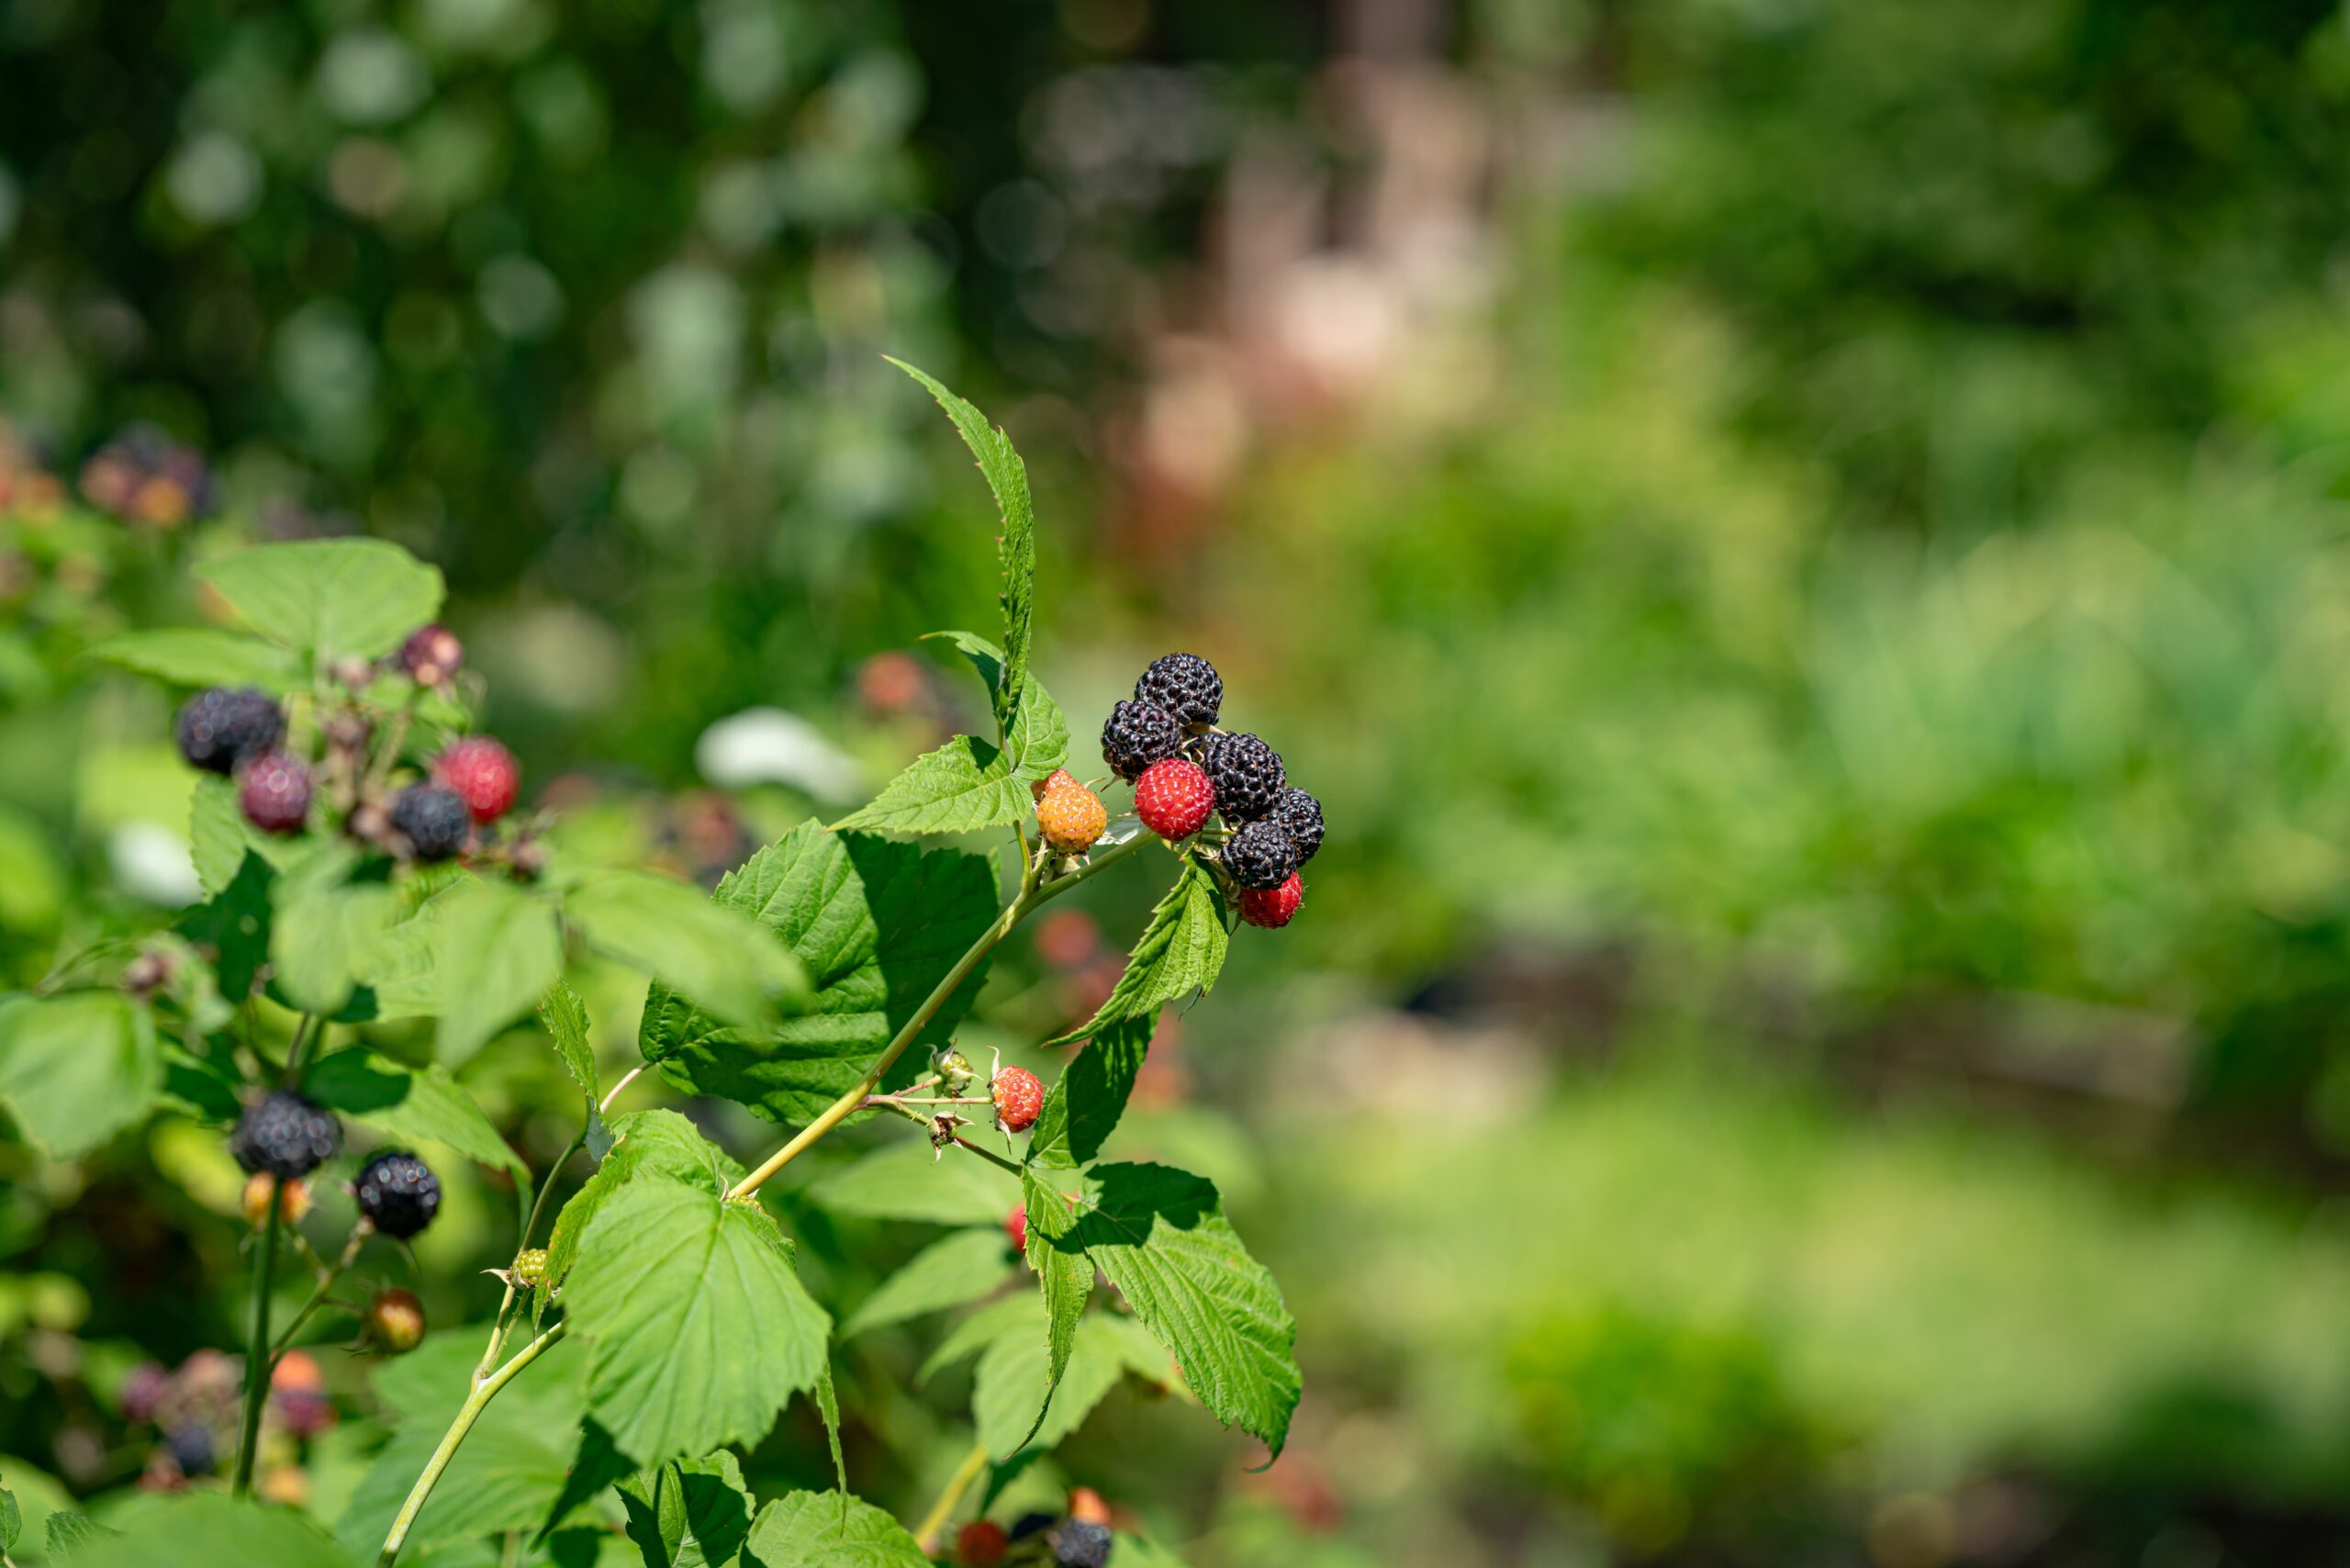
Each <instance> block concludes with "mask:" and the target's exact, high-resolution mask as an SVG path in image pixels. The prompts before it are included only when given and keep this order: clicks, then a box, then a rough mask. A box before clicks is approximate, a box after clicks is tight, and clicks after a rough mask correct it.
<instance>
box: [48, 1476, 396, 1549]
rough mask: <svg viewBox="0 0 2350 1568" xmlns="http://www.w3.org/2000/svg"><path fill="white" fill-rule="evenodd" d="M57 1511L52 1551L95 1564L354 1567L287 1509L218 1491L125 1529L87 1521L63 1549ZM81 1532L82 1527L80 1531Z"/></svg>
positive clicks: (142, 1517) (149, 1513)
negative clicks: (105, 1527)
mask: <svg viewBox="0 0 2350 1568" xmlns="http://www.w3.org/2000/svg"><path fill="white" fill-rule="evenodd" d="M64 1517H65V1516H63V1515H58V1514H52V1515H50V1523H49V1529H50V1555H51V1556H52V1557H55V1556H60V1555H67V1556H70V1558H71V1560H72V1561H73V1562H74V1563H75V1564H77V1565H82V1564H87V1565H88V1568H159V1565H166V1564H167V1565H170V1568H231V1565H232V1564H243V1563H252V1562H266V1563H268V1564H269V1568H351V1564H352V1560H351V1558H349V1557H348V1556H346V1555H344V1553H343V1551H342V1550H341V1548H339V1547H338V1546H336V1545H335V1543H334V1542H333V1541H331V1540H328V1539H327V1538H326V1536H325V1535H324V1534H322V1533H320V1531H319V1529H318V1528H317V1527H316V1526H314V1525H312V1524H311V1523H310V1522H309V1521H308V1519H306V1518H303V1517H302V1516H301V1515H299V1514H297V1513H295V1512H293V1511H292V1510H290V1509H287V1508H272V1507H265V1506H263V1505H261V1504H259V1503H241V1502H236V1501H233V1500H232V1499H230V1498H229V1497H228V1496H227V1495H224V1494H221V1493H218V1492H214V1493H203V1492H195V1493H190V1494H188V1495H186V1496H185V1497H181V1498H174V1499H173V1500H171V1501H169V1502H165V1503H159V1504H157V1505H156V1506H153V1507H151V1508H144V1509H141V1510H140V1511H139V1512H138V1513H136V1514H133V1515H131V1516H129V1524H128V1527H127V1528H126V1529H123V1530H122V1531H121V1532H120V1533H117V1532H115V1531H112V1530H101V1529H97V1527H95V1526H93V1525H91V1524H90V1523H89V1521H88V1520H86V1519H84V1520H82V1521H81V1524H82V1526H83V1529H84V1530H86V1531H89V1532H91V1533H89V1534H83V1535H81V1538H80V1540H78V1541H76V1542H74V1543H73V1544H72V1545H71V1546H69V1547H68V1548H67V1550H66V1551H65V1552H63V1553H61V1552H60V1551H58V1549H57V1535H58V1529H57V1526H58V1521H59V1520H60V1519H61V1518H64ZM77 1533H78V1532H77Z"/></svg>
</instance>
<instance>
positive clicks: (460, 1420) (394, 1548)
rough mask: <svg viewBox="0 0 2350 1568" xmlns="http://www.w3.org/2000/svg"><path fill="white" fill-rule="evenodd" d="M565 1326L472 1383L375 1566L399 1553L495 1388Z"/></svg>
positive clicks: (387, 1565) (386, 1565) (384, 1565)
mask: <svg viewBox="0 0 2350 1568" xmlns="http://www.w3.org/2000/svg"><path fill="white" fill-rule="evenodd" d="M565 1327H569V1326H568V1325H567V1324H563V1323H558V1324H556V1325H555V1326H554V1327H552V1328H550V1329H548V1330H547V1331H546V1332H545V1333H543V1334H542V1335H540V1336H539V1337H538V1338H535V1339H533V1340H532V1341H531V1342H530V1343H529V1344H527V1345H525V1346H523V1347H522V1348H521V1349H520V1350H517V1351H515V1352H514V1359H513V1360H512V1361H508V1362H507V1363H506V1364H505V1365H504V1366H502V1367H500V1368H498V1370H497V1371H496V1372H493V1373H491V1374H490V1375H489V1376H488V1377H487V1378H484V1379H482V1380H481V1381H480V1382H478V1383H476V1384H475V1385H474V1391H473V1393H472V1394H468V1395H467V1396H466V1398H465V1402H464V1404H463V1405H461V1406H458V1407H457V1417H456V1419H455V1420H453V1421H451V1422H450V1423H449V1429H448V1430H447V1431H445V1432H443V1433H442V1434H441V1445H440V1447H438V1448H436V1449H434V1450H432V1457H431V1459H429V1460H427V1461H425V1462H424V1470H423V1472H422V1473H420V1474H419V1475H418V1476H417V1478H416V1484H415V1485H414V1486H411V1487H409V1488H408V1501H406V1502H404V1503H402V1504H401V1505H400V1511H399V1514H398V1516H397V1518H394V1519H393V1520H392V1528H391V1530H390V1532H389V1533H388V1534H386V1536H385V1537H384V1550H383V1551H382V1552H381V1553H380V1554H379V1555H378V1556H377V1557H376V1559H375V1568H391V1563H392V1561H393V1559H395V1558H397V1557H398V1556H399V1554H400V1545H401V1543H402V1542H404V1541H406V1540H408V1530H409V1529H410V1527H412V1526H413V1525H414V1524H415V1523H416V1516H417V1515H418V1514H419V1513H420V1512H421V1511H422V1510H423V1508H424V1503H425V1499H426V1498H428V1497H430V1496H431V1495H432V1488H433V1487H434V1486H435V1485H436V1484H438V1483H439V1482H440V1480H441V1473H442V1471H444V1470H446V1469H448V1468H449V1462H450V1461H451V1460H452V1459H453V1458H455V1457H456V1453H457V1445H458V1444H460V1443H462V1442H464V1440H465V1434H466V1433H467V1432H470V1431H472V1430H473V1427H474V1422H475V1421H476V1420H477V1419H479V1418H480V1416H481V1413H482V1412H483V1411H484V1410H485V1409H487V1408H488V1406H489V1402H490V1401H491V1400H493V1399H495V1398H497V1397H498V1390H499V1389H501V1388H504V1387H505V1386H506V1385H507V1384H508V1383H511V1382H513V1381H514V1379H515V1378H516V1377H518V1376H520V1374H521V1371H522V1369H523V1368H524V1367H527V1366H529V1365H530V1364H531V1363H532V1361H537V1360H538V1359H539V1357H540V1356H542V1355H543V1354H545V1353H546V1351H547V1350H548V1348H549V1347H551V1346H553V1345H554V1342H555V1341H556V1340H558V1339H560V1338H563V1333H564V1329H565Z"/></svg>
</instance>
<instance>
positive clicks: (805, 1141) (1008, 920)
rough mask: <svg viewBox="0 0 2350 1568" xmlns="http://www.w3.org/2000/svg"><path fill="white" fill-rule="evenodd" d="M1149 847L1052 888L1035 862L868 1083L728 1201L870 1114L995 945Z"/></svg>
mask: <svg viewBox="0 0 2350 1568" xmlns="http://www.w3.org/2000/svg"><path fill="white" fill-rule="evenodd" d="M1146 842H1147V834H1136V836H1135V837H1133V838H1130V839H1128V840H1126V842H1125V843H1124V844H1121V845H1118V846H1114V847H1113V848H1111V849H1109V850H1107V851H1105V852H1103V853H1102V854H1100V855H1097V856H1095V857H1093V858H1092V859H1091V860H1090V861H1088V862H1087V863H1086V864H1085V865H1084V866H1083V867H1081V868H1079V869H1078V870H1076V871H1073V872H1071V873H1070V874H1069V875H1068V876H1066V877H1062V878H1059V879H1057V880H1054V881H1050V882H1043V881H1040V880H1039V878H1040V876H1041V875H1042V870H1041V868H1040V866H1039V865H1038V864H1037V863H1036V862H1035V861H1033V860H1032V861H1031V862H1030V863H1029V864H1028V866H1027V867H1026V868H1024V871H1023V873H1022V876H1021V879H1020V894H1019V896H1018V897H1017V898H1014V899H1013V901H1012V902H1010V903H1008V904H1006V905H1005V906H1004V909H1003V913H1002V914H1000V915H998V916H997V917H996V918H995V920H994V921H993V923H992V924H990V925H989V926H988V928H987V929H986V930H985V931H982V932H981V933H979V940H978V941H976V942H974V943H972V944H971V948H970V951H968V952H967V953H965V954H964V955H963V956H962V957H961V958H957V960H956V961H955V967H954V968H953V969H949V970H947V971H946V979H944V980H940V981H939V982H938V984H937V985H936V986H935V987H934V988H933V989H932V991H931V993H930V994H929V995H928V996H927V997H925V998H923V1004H922V1005H921V1006H920V1007H917V1008H915V1009H914V1011H913V1015H912V1017H910V1018H908V1019H907V1020H906V1022H905V1026H904V1027H902V1028H901V1029H900V1030H899V1031H898V1033H897V1036H896V1037H895V1038H894V1039H892V1040H891V1041H890V1045H889V1047H888V1048H887V1049H886V1050H884V1051H883V1052H882V1053H881V1057H880V1059H879V1060H878V1061H876V1062H875V1063H874V1064H873V1067H872V1070H870V1071H868V1072H867V1073H866V1075H865V1077H864V1078H863V1079H862V1080H860V1081H858V1082H857V1083H856V1086H855V1087H853V1088H851V1089H850V1090H849V1091H848V1092H847V1093H845V1094H843V1095H842V1096H841V1097H840V1098H839V1099H837V1100H835V1101H834V1102H833V1103H831V1104H830V1105H827V1106H826V1107H824V1109H823V1111H822V1114H819V1115H818V1116H817V1118H816V1119H815V1120H814V1121H812V1122H811V1123H809V1124H808V1125H807V1126H804V1127H802V1128H800V1132H799V1134H798V1136H796V1137H793V1138H792V1140H791V1141H790V1142H789V1143H787V1144H785V1145H784V1146H783V1147H782V1148H779V1149H777V1150H776V1151H775V1152H774V1153H773V1154H771V1155H769V1156H768V1157H767V1162H766V1163H765V1164H763V1165H761V1166H760V1167H759V1168H758V1169H757V1170H754V1171H752V1172H751V1173H750V1174H749V1175H748V1176H745V1177H744V1178H743V1179H742V1180H741V1181H740V1182H735V1183H734V1190H733V1192H731V1193H727V1194H726V1195H727V1197H728V1198H729V1199H730V1200H731V1199H734V1198H742V1197H747V1196H749V1195H750V1194H751V1193H755V1192H757V1191H758V1190H759V1188H760V1187H761V1186H763V1185H765V1184H766V1182H767V1179H768V1178H769V1177H771V1176H773V1175H774V1174H775V1173H776V1172H777V1171H778V1170H782V1169H783V1168H784V1167H785V1166H787V1165H789V1164H790V1163H791V1162H792V1161H793V1160H795V1159H799V1158H800V1155H801V1154H803V1153H805V1152H806V1151H807V1150H808V1149H809V1148H811V1147H812V1146H813V1145H814V1144H815V1143H816V1142H817V1141H818V1140H819V1139H821V1138H822V1137H824V1135H825V1134H827V1133H829V1132H831V1131H832V1130H833V1129H834V1127H837V1126H840V1125H841V1124H842V1123H843V1122H845V1121H846V1120H848V1119H849V1117H851V1116H853V1115H855V1114H856V1113H857V1112H859V1111H862V1110H864V1109H866V1102H867V1098H868V1097H869V1096H870V1095H871V1094H872V1092H873V1091H874V1090H875V1089H876V1088H878V1086H879V1085H880V1082H881V1080H882V1078H883V1077H884V1076H885V1075H886V1074H887V1073H888V1072H889V1070H890V1068H891V1067H892V1066H893V1065H894V1064H895V1063H896V1062H897V1059H898V1058H900V1057H901V1056H903V1055H904V1054H905V1051H906V1047H908V1046H911V1045H912V1044H913V1043H914V1036H917V1035H919V1034H921V1033H922V1032H923V1029H925V1028H927V1027H929V1025H930V1021H931V1020H932V1019H933V1018H935V1017H936V1016H938V1010H939V1009H940V1008H942V1007H944V1006H946V1000H947V998H949V997H951V996H953V995H954V994H955V992H956V991H957V988H959V987H960V986H961V985H962V983H963V982H964V981H965V980H968V979H970V978H971V971H972V970H973V969H978V968H979V962H980V960H981V959H983V958H986V957H987V956H988V955H989V954H990V953H991V952H993V951H994V950H995V946H996V944H997V943H999V942H1001V941H1002V940H1003V939H1004V938H1005V937H1006V936H1009V935H1012V931H1013V927H1014V926H1016V925H1018V924H1020V923H1021V922H1022V921H1023V920H1025V919H1026V918H1028V916H1029V914H1030V913H1032V912H1033V911H1035V908H1036V907H1037V906H1038V905H1039V904H1042V903H1044V902H1046V901H1047V900H1050V899H1054V898H1057V897H1059V896H1060V895H1061V894H1062V893H1065V892H1067V891H1068V890H1069V889H1071V888H1073V887H1075V886H1077V885H1078V884H1079V883H1080V882H1082V881H1085V880H1086V879H1089V878H1091V877H1092V876H1094V875H1096V874H1097V873H1099V872H1101V871H1103V870H1106V869H1108V868H1110V867H1112V866H1114V865H1116V864H1117V863H1118V862H1119V861H1121V860H1123V859H1125V857H1127V856H1129V855H1131V854H1133V853H1134V852H1135V851H1136V850H1137V849H1139V848H1141V847H1142V846H1143V845H1144V844H1145V843H1146Z"/></svg>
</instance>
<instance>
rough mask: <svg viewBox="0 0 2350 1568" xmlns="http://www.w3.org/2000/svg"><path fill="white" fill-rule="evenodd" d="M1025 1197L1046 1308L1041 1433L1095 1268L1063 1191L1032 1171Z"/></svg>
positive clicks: (1023, 1180)
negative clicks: (1076, 1231) (1074, 1233)
mask: <svg viewBox="0 0 2350 1568" xmlns="http://www.w3.org/2000/svg"><path fill="white" fill-rule="evenodd" d="M1020 1194H1021V1202H1022V1204H1024V1206H1025V1208H1026V1210H1027V1215H1028V1267H1029V1268H1031V1269H1033V1270H1035V1273H1036V1285H1037V1291H1038V1294H1040V1295H1041V1296H1042V1297H1043V1298H1044V1303H1045V1325H1046V1333H1045V1345H1046V1351H1047V1357H1046V1364H1045V1397H1044V1398H1043V1399H1040V1400H1038V1401H1037V1403H1036V1406H1035V1410H1033V1411H1032V1412H1031V1413H1030V1417H1029V1427H1030V1429H1031V1430H1035V1429H1036V1428H1040V1427H1042V1426H1043V1424H1044V1420H1045V1417H1046V1412H1047V1410H1048V1409H1049V1408H1050V1406H1051V1401H1052V1397H1053V1391H1054V1390H1055V1389H1056V1388H1057V1387H1059V1386H1060V1382H1061V1377H1062V1374H1063V1373H1064V1372H1067V1371H1068V1370H1069V1351H1070V1350H1071V1348H1072V1347H1073V1346H1074V1345H1075V1344H1076V1342H1077V1325H1078V1319H1079V1318H1080V1317H1082V1316H1084V1315H1085V1300H1086V1297H1088V1296H1090V1295H1091V1294H1093V1263H1092V1260H1091V1259H1089V1258H1087V1257H1086V1255H1085V1253H1084V1251H1083V1249H1080V1247H1079V1246H1078V1245H1077V1244H1076V1242H1075V1241H1074V1240H1073V1239H1072V1238H1071V1237H1070V1234H1069V1233H1070V1232H1071V1231H1073V1230H1074V1229H1076V1228H1077V1207H1076V1204H1073V1203H1072V1202H1070V1200H1069V1199H1068V1198H1066V1197H1063V1196H1062V1195H1061V1194H1060V1193H1058V1192H1057V1191H1056V1190H1055V1189H1054V1188H1053V1186H1052V1184H1051V1183H1050V1182H1046V1180H1045V1177H1044V1174H1043V1173H1042V1172H1041V1171H1038V1170H1033V1169H1030V1170H1023V1171H1022V1172H1021V1173H1020ZM1026 1436H1027V1434H1026V1433H1023V1434H1022V1436H1021V1439H1017V1440H1015V1441H1014V1442H1013V1444H1012V1446H1011V1448H1001V1449H998V1450H996V1452H997V1453H998V1454H1008V1453H1010V1452H1011V1451H1012V1449H1013V1448H1018V1447H1019V1446H1021V1442H1022V1441H1024V1440H1025V1439H1026Z"/></svg>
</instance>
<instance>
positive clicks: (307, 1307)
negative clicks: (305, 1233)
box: [269, 1178, 372, 1372]
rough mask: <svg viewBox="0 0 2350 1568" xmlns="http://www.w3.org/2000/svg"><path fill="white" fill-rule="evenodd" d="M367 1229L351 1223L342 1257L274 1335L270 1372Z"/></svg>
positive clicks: (355, 1258)
mask: <svg viewBox="0 0 2350 1568" xmlns="http://www.w3.org/2000/svg"><path fill="white" fill-rule="evenodd" d="M273 1180H274V1178H273ZM371 1228H372V1227H371V1226H368V1225H367V1224H365V1223H364V1221H363V1222H362V1223H360V1224H359V1225H356V1226H353V1227H352V1230H351V1239H350V1240H349V1241H347V1242H345V1243H344V1244H343V1249H342V1256H341V1257H339V1258H337V1259H336V1260H334V1261H333V1262H332V1263H330V1264H328V1265H327V1267H326V1268H325V1269H323V1270H321V1271H319V1287H318V1289H316V1290H314V1291H312V1292H311V1293H310V1299H309V1300H308V1301H306V1302H304V1303H303V1304H302V1310H301V1311H299V1312H297V1313H296V1314H295V1315H294V1321H293V1322H291V1323H289V1324H287V1325H286V1326H285V1332H284V1333H282V1334H280V1335H278V1337H277V1338H276V1341H275V1342H274V1344H272V1345H271V1346H270V1348H269V1366H270V1370H271V1371H273V1372H274V1371H275V1370H276V1368H277V1362H278V1359H279V1358H280V1357H282V1356H284V1355H285V1352H286V1351H287V1350H289V1349H291V1348H292V1346H293V1344H294V1336H295V1335H297V1334H299V1333H300V1332H301V1331H302V1325H304V1324H305V1323H308V1321H310V1315H311V1314H312V1313H314V1312H316V1311H318V1310H319V1305H321V1304H323V1303H324V1302H325V1301H326V1299H327V1293H328V1292H330V1291H331V1290H333V1289H334V1285H335V1282H336V1281H337V1280H340V1279H341V1278H342V1275H343V1271H344V1270H346V1269H348V1268H350V1267H351V1265H352V1264H353V1263H355V1262H357V1261H358V1260H359V1249H360V1248H362V1247H364V1246H365V1245H366V1242H367V1237H368V1235H369V1232H370V1230H371Z"/></svg>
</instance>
